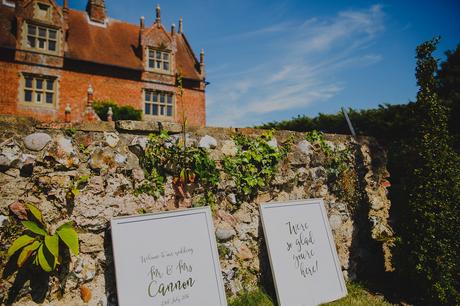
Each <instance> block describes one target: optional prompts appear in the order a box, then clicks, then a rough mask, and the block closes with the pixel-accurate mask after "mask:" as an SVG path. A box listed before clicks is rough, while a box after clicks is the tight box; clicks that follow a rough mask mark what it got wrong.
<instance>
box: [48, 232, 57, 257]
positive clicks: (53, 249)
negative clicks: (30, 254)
mask: <svg viewBox="0 0 460 306" xmlns="http://www.w3.org/2000/svg"><path fill="white" fill-rule="evenodd" d="M45 245H46V248H47V249H48V250H49V251H50V253H51V254H53V256H54V257H55V258H58V257H59V236H58V235H57V234H54V235H53V236H50V235H46V236H45Z"/></svg>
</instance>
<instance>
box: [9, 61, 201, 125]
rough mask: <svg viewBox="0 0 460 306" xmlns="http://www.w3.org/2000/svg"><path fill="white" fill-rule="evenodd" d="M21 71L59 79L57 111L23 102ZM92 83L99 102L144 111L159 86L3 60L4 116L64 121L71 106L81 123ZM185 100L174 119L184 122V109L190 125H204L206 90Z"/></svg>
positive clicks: (73, 117)
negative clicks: (148, 91)
mask: <svg viewBox="0 0 460 306" xmlns="http://www.w3.org/2000/svg"><path fill="white" fill-rule="evenodd" d="M20 72H30V73H41V74H44V75H51V76H57V77H58V96H57V105H56V108H54V109H48V108H44V107H40V106H36V107H33V106H29V105H24V104H21V103H19V94H20V93H19V81H20ZM89 84H91V85H92V87H93V89H94V99H95V100H105V99H110V100H113V101H115V102H116V103H118V104H121V105H131V106H133V107H135V108H137V109H143V88H146V87H148V88H156V85H155V84H152V83H144V82H141V81H136V80H133V79H121V78H116V77H112V76H106V75H95V74H86V73H82V72H75V71H67V70H62V69H56V68H44V67H39V66H30V65H22V64H16V63H11V62H4V61H0V113H2V114H16V115H25V116H32V117H34V118H36V119H38V120H42V121H63V120H64V110H65V107H66V105H67V103H68V104H70V106H71V108H72V112H71V120H72V121H80V120H81V118H82V113H83V111H84V108H85V106H86V101H87V89H88V85H89ZM159 89H162V90H165V89H166V90H169V91H172V92H175V91H176V88H175V87H174V86H168V85H163V86H161V88H159ZM183 100H184V103H183V104H184V105H182V103H180V100H179V98H178V97H176V118H174V120H175V121H179V120H180V118H181V116H180V115H181V114H182V109H183V108H184V109H185V111H186V117H187V120H188V123H189V125H190V126H204V125H205V123H206V117H205V93H204V91H200V90H192V89H185V90H184V95H183Z"/></svg>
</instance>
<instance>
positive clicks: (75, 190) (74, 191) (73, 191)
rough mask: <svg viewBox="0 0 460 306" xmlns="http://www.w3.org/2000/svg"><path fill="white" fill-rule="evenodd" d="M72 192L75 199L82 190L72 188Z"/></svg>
mask: <svg viewBox="0 0 460 306" xmlns="http://www.w3.org/2000/svg"><path fill="white" fill-rule="evenodd" d="M71 192H72V194H73V195H74V196H75V197H76V196H78V195H79V194H80V190H79V189H78V188H77V187H74V188H72V190H71Z"/></svg>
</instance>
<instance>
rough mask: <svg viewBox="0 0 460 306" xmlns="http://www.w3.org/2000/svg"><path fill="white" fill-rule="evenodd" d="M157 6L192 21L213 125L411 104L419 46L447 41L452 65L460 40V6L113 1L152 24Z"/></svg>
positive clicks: (168, 19) (293, 0)
mask: <svg viewBox="0 0 460 306" xmlns="http://www.w3.org/2000/svg"><path fill="white" fill-rule="evenodd" d="M61 2H62V1H61ZM69 2H70V6H71V7H72V8H76V9H84V7H85V5H86V1H85V0H79V1H72V0H70V1H69ZM156 3H159V4H160V6H161V12H162V21H163V23H164V24H165V26H166V27H167V28H168V29H169V28H170V25H171V24H172V23H175V24H176V25H177V23H178V21H177V20H178V19H179V17H180V16H182V17H183V18H184V32H185V34H186V35H187V38H188V39H189V41H190V43H191V45H192V47H193V48H194V51H195V53H196V54H197V55H198V54H199V51H200V49H201V48H204V50H205V53H206V56H205V57H206V59H205V61H206V69H207V80H208V81H209V82H210V83H211V84H210V85H209V86H208V88H207V124H208V125H211V126H234V127H238V126H251V125H256V124H261V123H263V122H269V121H273V120H283V119H290V118H291V117H294V116H297V115H299V114H300V115H309V116H315V115H316V114H318V113H319V112H322V113H335V112H337V111H339V110H340V108H341V107H342V106H345V107H352V108H356V109H362V108H372V107H376V106H377V105H379V104H383V103H390V104H394V103H407V102H408V101H410V100H414V98H415V95H416V93H417V87H416V84H415V78H414V69H415V59H414V54H415V47H416V46H417V44H419V43H421V42H423V41H425V40H428V39H430V38H432V37H433V36H435V35H441V37H442V41H441V43H440V45H439V51H438V52H437V53H436V55H437V56H438V57H439V58H441V59H444V55H443V52H444V51H445V50H448V49H454V48H455V47H456V46H457V45H458V44H459V43H460V1H459V0H454V1H442V0H439V1H425V0H418V1H408V0H404V1H401V0H399V1H382V2H373V1H371V2H370V1H343V0H342V1H307V0H286V1H282V0H279V1H272V0H254V1H252V0H231V1H224V0H221V1H217V0H180V1H178V0H177V1H175V0H167V1H166V0H162V1H161V0H158V1H157V2H153V1H145V0H136V1H131V2H127V1H125V0H123V1H122V0H106V6H107V9H108V13H109V16H111V17H113V18H116V19H121V20H125V21H128V22H131V23H138V22H139V17H140V16H145V18H146V24H148V25H149V24H151V23H152V22H153V20H154V19H155V5H156Z"/></svg>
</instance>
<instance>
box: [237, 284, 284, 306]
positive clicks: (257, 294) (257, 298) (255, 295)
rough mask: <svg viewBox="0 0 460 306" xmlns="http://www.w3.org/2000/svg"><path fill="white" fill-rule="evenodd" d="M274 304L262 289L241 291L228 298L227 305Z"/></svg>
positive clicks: (266, 305) (256, 305)
mask: <svg viewBox="0 0 460 306" xmlns="http://www.w3.org/2000/svg"><path fill="white" fill-rule="evenodd" d="M274 305H275V304H274V303H273V301H272V300H271V298H270V297H269V296H268V294H267V293H265V292H264V291H263V290H262V289H260V288H259V289H256V290H254V291H243V292H242V293H239V294H238V295H237V296H236V297H234V298H232V299H230V302H229V303H228V306H274Z"/></svg>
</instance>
